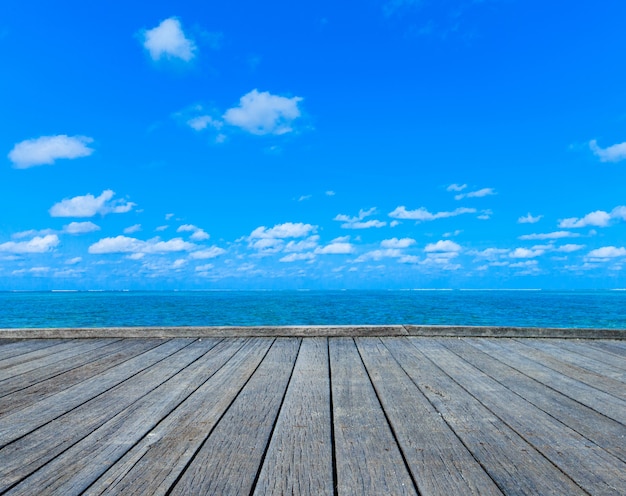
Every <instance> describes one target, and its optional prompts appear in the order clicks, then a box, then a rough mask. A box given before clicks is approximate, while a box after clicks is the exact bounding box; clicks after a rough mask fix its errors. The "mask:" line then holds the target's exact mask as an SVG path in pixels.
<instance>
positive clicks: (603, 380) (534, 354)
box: [515, 340, 626, 400]
mask: <svg viewBox="0 0 626 496" xmlns="http://www.w3.org/2000/svg"><path fill="white" fill-rule="evenodd" d="M515 342H516V343H518V344H519V345H521V348H520V349H519V353H520V354H521V355H523V356H525V357H528V358H530V359H531V360H535V361H538V362H539V363H542V364H544V365H545V366H547V367H549V368H551V369H552V370H556V371H557V372H559V373H561V374H564V375H567V376H569V377H571V378H573V379H576V380H579V381H581V382H584V383H585V384H589V385H590V386H592V387H594V388H596V389H599V390H600V391H604V392H605V393H609V394H612V395H613V396H615V397H617V398H620V399H622V400H626V387H625V386H626V384H624V382H623V379H622V380H620V379H615V378H613V377H611V374H610V372H611V371H610V367H608V366H607V367H606V371H607V374H606V375H602V374H598V373H596V372H593V371H591V370H590V369H589V368H588V367H585V364H584V363H582V364H580V365H578V364H576V355H574V354H573V353H571V352H569V351H567V350H561V352H560V353H556V354H555V352H554V350H553V349H552V348H551V345H550V343H544V344H543V345H541V344H539V345H538V344H537V343H534V342H533V341H532V340H529V341H521V342H520V341H517V340H516V341H515ZM541 346H545V347H546V349H545V350H542V349H541ZM572 355H574V356H573V357H572ZM580 360H581V361H583V360H584V359H580ZM589 361H590V360H587V362H589Z"/></svg>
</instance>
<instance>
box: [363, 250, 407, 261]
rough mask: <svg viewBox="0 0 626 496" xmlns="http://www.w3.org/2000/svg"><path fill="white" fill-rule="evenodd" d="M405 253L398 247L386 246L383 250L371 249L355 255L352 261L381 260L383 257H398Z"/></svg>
mask: <svg viewBox="0 0 626 496" xmlns="http://www.w3.org/2000/svg"><path fill="white" fill-rule="evenodd" d="M404 255H405V254H404V252H403V251H402V250H399V249H398V248H386V249H384V250H372V251H368V252H367V253H364V254H363V255H360V256H359V257H357V258H356V259H355V260H354V261H355V262H356V263H361V262H367V261H369V260H381V259H383V258H400V257H403V256H404Z"/></svg>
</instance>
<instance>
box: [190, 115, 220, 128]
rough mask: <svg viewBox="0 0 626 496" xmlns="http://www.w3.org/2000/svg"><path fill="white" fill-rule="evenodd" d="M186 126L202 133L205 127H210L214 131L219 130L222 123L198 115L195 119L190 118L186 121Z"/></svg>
mask: <svg viewBox="0 0 626 496" xmlns="http://www.w3.org/2000/svg"><path fill="white" fill-rule="evenodd" d="M187 125H188V126H189V127H190V128H192V129H195V130H196V131H202V130H203V129H206V128H207V127H212V128H214V129H221V128H222V126H223V125H224V123H223V122H222V121H220V120H218V119H214V118H213V117H211V116H210V115H199V116H197V117H192V118H191V119H189V120H187Z"/></svg>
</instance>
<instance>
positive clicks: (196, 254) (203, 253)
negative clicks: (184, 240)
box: [189, 246, 226, 260]
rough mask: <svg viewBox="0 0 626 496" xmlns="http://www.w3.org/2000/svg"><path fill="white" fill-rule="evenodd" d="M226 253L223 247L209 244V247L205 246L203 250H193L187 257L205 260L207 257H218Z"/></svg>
mask: <svg viewBox="0 0 626 496" xmlns="http://www.w3.org/2000/svg"><path fill="white" fill-rule="evenodd" d="M224 253H226V250H225V249H224V248H220V247H219V246H210V247H209V248H205V249H203V250H197V251H193V252H191V253H190V254H189V258H193V259H195V260H207V259H209V258H215V257H219V256H220V255H223V254H224Z"/></svg>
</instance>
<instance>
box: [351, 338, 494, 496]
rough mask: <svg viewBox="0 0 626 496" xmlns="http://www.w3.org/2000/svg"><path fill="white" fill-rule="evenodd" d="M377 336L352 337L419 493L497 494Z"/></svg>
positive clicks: (481, 469)
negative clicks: (354, 338)
mask: <svg viewBox="0 0 626 496" xmlns="http://www.w3.org/2000/svg"><path fill="white" fill-rule="evenodd" d="M392 339H394V338H385V339H383V340H382V341H384V342H389V341H390V340H392ZM382 341H381V339H379V338H358V339H356V344H357V347H358V349H359V352H360V354H361V357H362V359H363V363H364V364H365V367H366V368H367V370H368V373H369V375H370V378H371V380H372V383H373V385H374V388H375V389H376V392H377V394H378V397H379V398H380V401H381V403H382V405H383V408H384V410H385V413H386V415H387V418H388V419H389V422H390V423H391V426H392V427H393V430H394V432H395V434H396V437H397V439H398V443H399V445H400V448H401V450H402V453H403V454H404V458H405V460H406V462H407V464H408V466H409V469H410V470H411V473H412V474H413V479H414V480H415V481H416V482H417V487H418V489H419V493H420V495H422V496H426V495H448V494H449V495H453V494H459V495H460V494H463V495H471V494H475V495H489V494H494V495H495V494H500V495H501V494H502V492H501V491H500V489H498V487H497V486H496V484H495V483H494V482H493V481H492V480H491V478H490V477H489V475H487V473H486V472H485V471H484V469H483V468H482V467H481V466H480V464H479V463H478V462H477V461H476V460H475V459H474V457H473V456H472V455H471V453H470V452H469V451H468V450H467V448H466V447H465V446H463V443H461V441H460V440H459V438H458V437H457V436H456V434H455V433H454V432H453V431H452V429H450V427H449V426H448V424H446V422H445V421H444V419H443V418H442V417H441V416H440V415H439V414H438V412H437V411H436V410H435V409H434V408H433V406H432V405H431V403H430V402H429V401H428V399H427V398H426V397H425V396H424V395H423V394H422V392H421V391H420V390H419V389H418V388H417V386H415V384H414V383H413V381H411V379H410V378H409V376H407V375H406V372H405V371H404V370H403V369H402V368H401V367H400V365H398V363H397V362H396V360H395V359H394V358H393V356H392V355H391V353H390V352H389V350H388V349H387V348H386V347H385V346H384V344H383V342H382Z"/></svg>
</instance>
